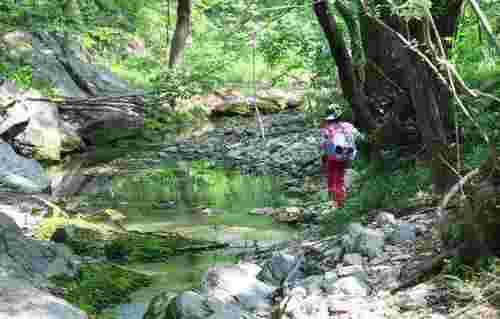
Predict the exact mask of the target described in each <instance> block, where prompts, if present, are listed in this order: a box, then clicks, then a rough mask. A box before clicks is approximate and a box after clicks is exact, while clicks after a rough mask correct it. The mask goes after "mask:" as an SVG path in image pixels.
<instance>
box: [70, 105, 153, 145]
mask: <svg viewBox="0 0 500 319" xmlns="http://www.w3.org/2000/svg"><path fill="white" fill-rule="evenodd" d="M143 127H144V122H143V120H142V119H141V118H139V117H137V118H134V117H131V116H129V115H127V114H125V113H115V112H113V113H107V114H105V115H102V116H100V117H99V118H98V119H94V120H91V121H89V122H88V123H86V124H85V125H84V126H83V127H81V128H79V129H78V131H77V132H78V135H80V136H81V137H82V138H83V139H84V140H85V141H86V142H87V143H88V144H90V145H103V144H109V143H111V142H113V141H116V140H119V139H123V138H126V137H132V136H135V135H137V134H139V132H140V129H142V128H143Z"/></svg>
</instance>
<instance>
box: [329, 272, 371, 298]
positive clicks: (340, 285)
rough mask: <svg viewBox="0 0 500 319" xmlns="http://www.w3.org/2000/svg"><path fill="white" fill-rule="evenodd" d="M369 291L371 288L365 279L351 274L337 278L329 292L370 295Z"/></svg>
mask: <svg viewBox="0 0 500 319" xmlns="http://www.w3.org/2000/svg"><path fill="white" fill-rule="evenodd" d="M369 291H370V289H369V287H368V285H367V284H366V282H365V281H363V280H362V279H360V278H358V277H356V276H350V277H344V278H341V279H339V280H337V281H336V282H335V283H334V284H333V286H331V287H330V288H329V289H328V291H327V292H328V293H330V294H344V295H354V296H368V294H369Z"/></svg>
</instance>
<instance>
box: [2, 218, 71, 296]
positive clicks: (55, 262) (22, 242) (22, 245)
mask: <svg viewBox="0 0 500 319" xmlns="http://www.w3.org/2000/svg"><path fill="white" fill-rule="evenodd" d="M0 217H1V218H2V220H8V218H9V217H7V216H6V215H4V214H2V213H0ZM12 221H13V220H12V219H11V221H10V222H8V223H2V224H0V288H4V289H7V288H17V287H24V288H25V287H37V288H46V287H51V286H52V284H51V283H50V282H49V281H48V278H49V277H50V276H52V275H66V276H68V277H74V276H75V275H76V273H77V270H78V264H79V258H78V257H76V256H75V255H73V254H72V253H71V251H70V250H69V249H68V248H67V247H65V246H64V245H60V244H55V243H51V242H47V241H39V240H34V239H31V238H25V237H24V235H23V234H22V233H21V231H20V229H19V227H18V226H17V225H15V223H13V222H12Z"/></svg>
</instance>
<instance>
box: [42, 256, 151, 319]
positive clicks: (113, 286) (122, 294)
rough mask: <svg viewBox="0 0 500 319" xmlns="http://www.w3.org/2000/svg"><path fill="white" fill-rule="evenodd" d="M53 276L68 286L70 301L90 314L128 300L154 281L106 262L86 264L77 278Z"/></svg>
mask: <svg viewBox="0 0 500 319" xmlns="http://www.w3.org/2000/svg"><path fill="white" fill-rule="evenodd" d="M50 279H51V281H52V282H53V283H54V284H55V285H56V286H57V287H61V288H63V289H64V299H65V300H66V301H68V302H70V303H71V304H73V305H75V306H77V307H79V308H80V309H82V310H84V311H85V312H87V313H88V314H99V313H100V312H101V311H102V310H104V309H105V308H108V307H110V306H114V305H118V304H122V303H127V302H129V301H130V298H129V296H130V294H131V293H132V292H134V291H136V290H138V289H140V288H142V287H147V286H149V285H150V284H151V283H152V279H151V277H149V276H146V275H144V274H139V273H136V272H133V271H130V270H125V269H123V268H120V267H118V266H115V265H105V264H93V265H85V266H82V267H81V268H80V271H79V273H78V276H77V278H76V279H70V278H68V277H66V276H53V277H51V278H50Z"/></svg>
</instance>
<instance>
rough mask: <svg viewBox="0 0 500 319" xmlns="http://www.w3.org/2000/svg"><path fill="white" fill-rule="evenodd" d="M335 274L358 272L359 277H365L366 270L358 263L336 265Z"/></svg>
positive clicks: (344, 275)
mask: <svg viewBox="0 0 500 319" xmlns="http://www.w3.org/2000/svg"><path fill="white" fill-rule="evenodd" d="M337 274H338V275H339V277H347V276H353V275H358V274H360V276H361V277H366V272H365V270H364V268H363V266H360V265H356V266H344V267H337Z"/></svg>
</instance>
